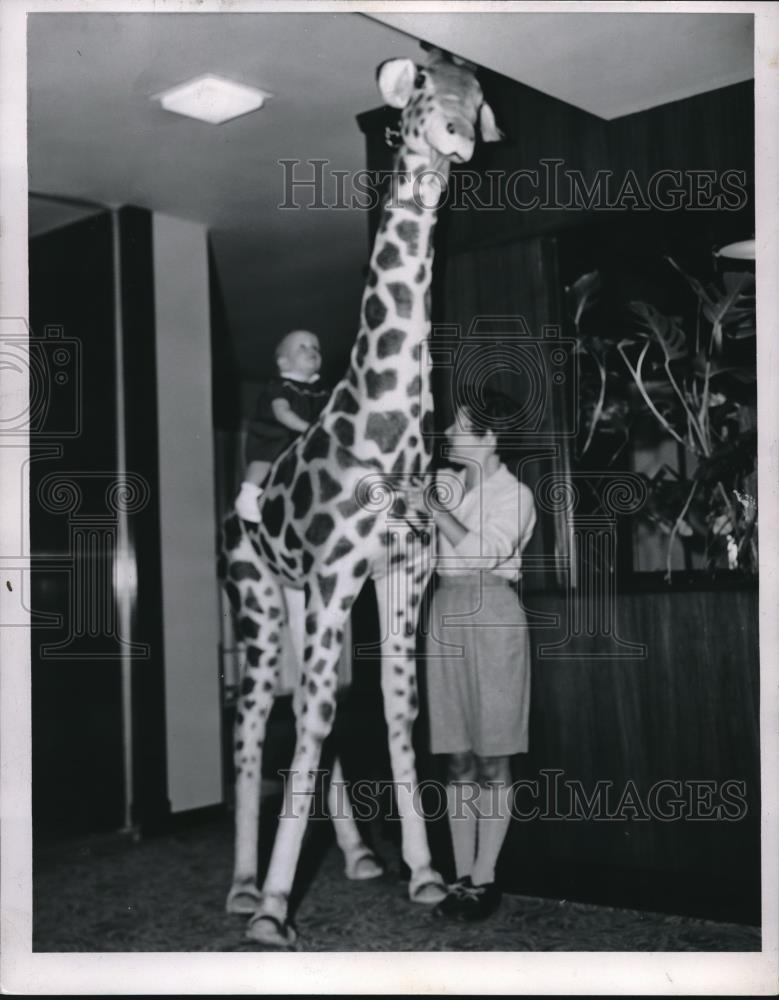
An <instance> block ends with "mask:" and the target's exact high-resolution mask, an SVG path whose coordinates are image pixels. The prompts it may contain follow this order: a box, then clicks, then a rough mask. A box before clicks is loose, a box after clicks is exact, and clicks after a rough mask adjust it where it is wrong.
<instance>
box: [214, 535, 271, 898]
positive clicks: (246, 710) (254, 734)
mask: <svg viewBox="0 0 779 1000" xmlns="http://www.w3.org/2000/svg"><path fill="white" fill-rule="evenodd" d="M225 589H226V590H227V593H228V595H229V597H230V601H231V604H232V606H233V611H234V617H235V625H236V633H237V635H238V637H239V638H240V639H242V640H243V642H244V643H245V646H246V656H245V661H244V664H243V667H242V672H241V673H242V676H241V684H240V690H239V697H238V704H237V707H236V719H235V730H234V738H233V739H234V761H235V867H234V872H233V880H232V885H231V887H230V891H229V893H228V896H227V902H226V909H227V912H228V913H238V914H244V915H248V914H251V913H254V912H255V911H256V909H257V907H258V906H259V905H260V902H261V894H260V892H259V890H258V888H257V846H258V845H257V841H258V834H259V822H260V790H261V782H262V751H263V743H264V740H265V731H266V726H267V720H268V716H269V715H270V710H271V708H272V705H273V699H274V697H275V693H276V689H277V687H278V680H279V664H280V658H281V632H282V628H283V626H284V622H285V617H286V609H285V605H284V597H283V594H282V591H281V588H280V587H279V586H278V584H277V583H276V580H275V578H274V577H273V576H272V574H271V573H270V572H269V571H268V570H267V569H266V568H265V567H264V566H263V565H262V564H261V563H260V562H259V560H258V559H257V557H256V556H255V554H254V552H253V550H252V548H251V545H250V543H249V541H248V539H246V538H245V536H244V537H243V538H242V539H240V540H239V543H238V544H237V545H236V546H235V547H234V548H233V549H232V550H231V551H230V552H229V553H228V567H227V580H226V582H225Z"/></svg>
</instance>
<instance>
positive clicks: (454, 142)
mask: <svg viewBox="0 0 779 1000" xmlns="http://www.w3.org/2000/svg"><path fill="white" fill-rule="evenodd" d="M475 140H476V134H475V130H474V127H473V125H471V123H470V122H469V121H467V120H466V119H465V118H462V117H460V116H457V117H450V118H446V119H444V120H443V121H440V122H435V123H434V124H433V125H432V126H431V128H430V131H429V133H428V141H429V142H430V145H431V146H433V148H434V149H436V150H437V151H438V152H439V153H440V154H441V155H442V156H445V157H447V159H450V160H454V161H455V162H457V163H465V162H466V161H467V160H470V158H471V157H472V156H473V147H474V143H475Z"/></svg>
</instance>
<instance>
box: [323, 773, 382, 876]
mask: <svg viewBox="0 0 779 1000" xmlns="http://www.w3.org/2000/svg"><path fill="white" fill-rule="evenodd" d="M327 804H328V810H329V813H330V818H331V820H332V822H333V829H334V831H335V839H336V841H337V843H338V846H339V847H340V849H341V853H342V854H343V856H344V874H345V875H346V877H347V878H348V879H349V880H350V881H352V882H363V881H367V880H368V879H373V878H379V877H380V876H381V875H383V874H384V865H382V863H381V861H379V859H378V858H377V856H376V855H375V853H374V852H373V851H372V850H371V848H370V847H369V846H368V845H367V844H366V843H365V841H364V840H363V839H362V837H361V836H360V831H359V829H358V828H357V823H356V821H355V818H354V810H353V809H352V803H351V800H350V798H349V793H348V791H347V788H346V782H345V781H344V774H343V769H342V767H341V761H340V759H339V758H338V757H336V758H335V759H334V761H333V771H332V774H331V776H330V784H329V787H328V790H327Z"/></svg>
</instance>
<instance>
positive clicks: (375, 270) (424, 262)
mask: <svg viewBox="0 0 779 1000" xmlns="http://www.w3.org/2000/svg"><path fill="white" fill-rule="evenodd" d="M447 168H448V164H445V165H444V167H443V169H441V168H437V173H438V176H439V177H441V178H442V179H443V180H444V182H445V171H446V169H447ZM431 170H432V168H431V166H430V164H429V163H427V162H425V161H424V160H423V159H422V158H421V157H419V156H416V155H414V154H410V153H408V152H407V151H404V150H401V152H400V153H399V154H398V157H397V160H396V167H395V172H394V174H393V177H392V179H391V183H390V189H389V192H388V195H387V197H386V199H385V202H384V205H383V210H382V217H381V223H380V226H379V229H378V231H377V233H376V238H375V240H374V245H373V252H372V254H371V260H370V267H369V271H368V280H367V284H366V288H365V292H364V294H363V299H362V307H361V314H360V334H359V336H358V338H357V341H356V343H355V346H354V349H353V350H352V355H351V360H350V367H349V374H348V380H349V382H350V383H351V387H352V391H353V392H355V393H356V395H357V397H358V405H359V410H360V413H361V415H363V416H365V419H366V428H365V430H366V432H367V436H366V438H365V439H364V444H363V443H356V448H357V449H359V451H360V453H362V454H364V455H365V456H366V457H374V458H378V459H379V461H381V462H382V464H383V465H388V466H391V465H392V463H391V462H390V461H388V459H389V458H391V457H392V456H393V455H395V454H396V453H397V452H398V451H399V450H402V449H403V448H406V449H409V448H410V449H411V450H413V449H415V448H416V447H417V446H418V445H420V442H421V434H420V432H419V430H420V429H419V425H420V423H423V422H426V421H430V420H431V419H432V407H433V403H432V393H431V389H430V363H429V356H428V350H427V338H428V336H429V333H430V285H431V280H432V269H433V232H434V229H435V223H436V218H437V209H436V206H435V202H436V200H437V199H436V198H435V197H434V196H435V189H433V190H432V191H431V190H429V189H426V181H425V176H426V175H427V177H430V176H431ZM372 414H374V415H375V416H373V418H372V417H371V415H372ZM371 420H372V422H373V425H374V426H375V427H377V428H379V430H378V431H377V435H374V436H372V434H371ZM381 426H383V427H384V428H385V431H382V430H381ZM426 429H427V428H426Z"/></svg>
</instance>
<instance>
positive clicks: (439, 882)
mask: <svg viewBox="0 0 779 1000" xmlns="http://www.w3.org/2000/svg"><path fill="white" fill-rule="evenodd" d="M445 897H446V885H445V884H444V880H443V879H442V878H441V876H440V875H439V874H438V872H435V871H433V869H432V868H428V869H426V870H425V871H423V872H420V873H419V874H418V875H416V876H415V877H413V878H412V879H411V881H410V882H409V885H408V898H409V899H410V900H411V902H412V903H419V904H421V905H422V906H435V904H436V903H440V902H441V900H442V899H444V898H445Z"/></svg>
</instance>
